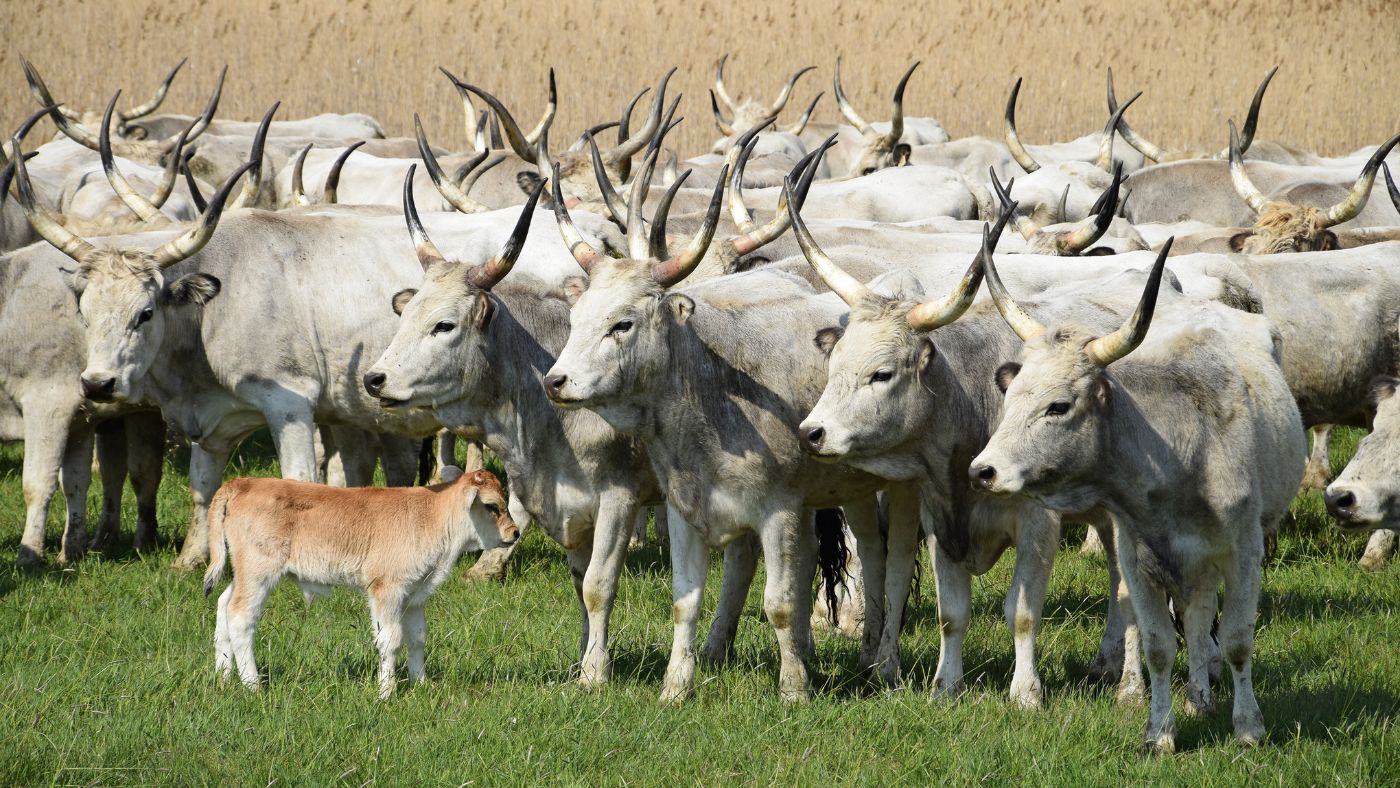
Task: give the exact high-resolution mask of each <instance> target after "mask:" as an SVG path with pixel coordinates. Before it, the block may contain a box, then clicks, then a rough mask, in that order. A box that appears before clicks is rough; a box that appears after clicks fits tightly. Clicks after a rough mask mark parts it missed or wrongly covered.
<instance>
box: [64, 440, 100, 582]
mask: <svg viewBox="0 0 1400 788" xmlns="http://www.w3.org/2000/svg"><path fill="white" fill-rule="evenodd" d="M92 443H93V431H92V427H91V425H88V424H74V425H73V427H72V428H71V429H69V430H68V446H67V448H65V449H64V452H63V467H62V468H60V479H61V481H62V484H63V498H64V500H65V501H66V502H67V504H68V524H67V525H66V526H64V528H63V545H62V547H60V548H59V551H58V562H59V563H61V564H62V563H68V562H70V561H77V560H78V559H80V558H82V557H83V555H84V554H85V553H86V552H87V494H88V487H89V486H91V484H92Z"/></svg>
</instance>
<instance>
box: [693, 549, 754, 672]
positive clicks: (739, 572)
mask: <svg viewBox="0 0 1400 788" xmlns="http://www.w3.org/2000/svg"><path fill="white" fill-rule="evenodd" d="M707 549H708V548H707ZM759 549H760V548H759V544H758V537H756V536H754V535H753V534H744V535H743V536H740V537H739V538H737V539H735V540H734V541H732V542H730V543H729V544H728V545H726V546H725V548H724V572H723V574H722V575H721V576H720V591H719V604H718V605H717V606H716V607H715V618H714V621H712V622H710V632H709V634H708V635H706V636H705V646H704V648H703V649H702V650H701V654H700V656H701V658H702V659H704V660H705V662H706V663H708V664H710V665H719V664H722V663H724V662H726V661H728V660H729V658H730V656H732V655H733V651H734V638H735V637H736V636H737V635H738V633H739V617H740V615H742V614H743V612H744V600H745V599H747V598H748V596H749V587H750V586H752V585H753V576H754V573H755V572H757V571H758V554H759Z"/></svg>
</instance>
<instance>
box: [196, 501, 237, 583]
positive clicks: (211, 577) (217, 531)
mask: <svg viewBox="0 0 1400 788" xmlns="http://www.w3.org/2000/svg"><path fill="white" fill-rule="evenodd" d="M237 494H238V493H237V492H236V490H235V489H234V488H233V487H232V486H230V485H224V486H223V487H220V488H219V492H218V493H216V494H215V495H214V500H213V501H211V502H210V504H209V568H208V569H206V570H205V571H204V597H205V598H206V599H208V598H209V595H210V594H211V593H213V591H214V586H216V585H218V584H219V581H221V580H223V579H224V567H225V566H227V565H228V545H227V544H226V542H225V540H224V519H225V518H226V517H227V516H228V505H229V503H230V502H231V501H232V500H233V497H234V496H235V495H237Z"/></svg>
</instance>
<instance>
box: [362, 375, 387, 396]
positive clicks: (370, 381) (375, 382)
mask: <svg viewBox="0 0 1400 788" xmlns="http://www.w3.org/2000/svg"><path fill="white" fill-rule="evenodd" d="M388 379H389V376H388V375H385V374H384V373H383V372H366V373H365V391H368V392H369V393H370V394H371V395H372V396H375V397H377V396H379V393H380V392H381V391H383V390H384V382H385V381H387V380H388Z"/></svg>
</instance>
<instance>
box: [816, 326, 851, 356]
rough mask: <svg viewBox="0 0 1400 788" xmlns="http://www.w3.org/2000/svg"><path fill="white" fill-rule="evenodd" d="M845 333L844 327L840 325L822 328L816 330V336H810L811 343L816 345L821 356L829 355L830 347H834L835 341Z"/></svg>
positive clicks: (839, 339)
mask: <svg viewBox="0 0 1400 788" xmlns="http://www.w3.org/2000/svg"><path fill="white" fill-rule="evenodd" d="M845 333H846V329H844V328H842V327H840V326H831V327H830V328H823V329H822V330H820V331H818V332H817V335H816V336H814V337H812V344H814V345H816V346H817V350H820V351H821V352H822V355H823V356H830V355H831V349H832V348H834V347H836V343H837V342H840V341H841V337H842V336H844V335H845Z"/></svg>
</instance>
